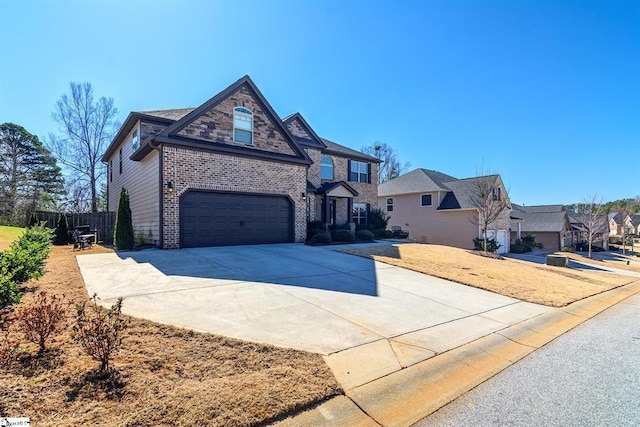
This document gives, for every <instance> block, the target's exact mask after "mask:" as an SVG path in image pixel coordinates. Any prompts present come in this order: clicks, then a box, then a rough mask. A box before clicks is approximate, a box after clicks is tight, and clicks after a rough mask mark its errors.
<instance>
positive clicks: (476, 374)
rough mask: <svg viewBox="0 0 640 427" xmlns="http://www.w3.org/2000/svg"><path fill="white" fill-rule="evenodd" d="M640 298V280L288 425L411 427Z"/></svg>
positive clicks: (382, 381) (357, 391) (397, 375)
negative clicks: (583, 325)
mask: <svg viewBox="0 0 640 427" xmlns="http://www.w3.org/2000/svg"><path fill="white" fill-rule="evenodd" d="M638 293H640V281H639V282H635V283H632V284H629V285H626V286H623V287H620V288H617V289H613V290H610V291H607V292H604V293H602V294H599V295H595V296H592V297H590V298H587V299H584V300H582V301H578V302H575V303H573V304H570V305H569V306H567V307H564V308H554V309H550V310H549V311H548V312H546V313H544V314H542V315H540V316H536V317H535V318H532V319H528V320H525V321H523V322H520V323H518V324H514V325H512V326H510V327H507V328H505V329H503V330H500V331H496V332H494V333H492V334H489V335H487V336H484V337H482V338H480V339H478V340H475V341H472V342H469V343H467V344H464V345H462V346H460V347H458V348H455V349H453V350H451V351H447V352H445V353H443V354H440V355H438V356H435V357H433V358H431V359H428V360H425V361H423V362H420V363H417V364H415V365H413V366H411V367H408V368H407V369H404V370H402V371H398V372H394V373H392V374H390V375H387V376H385V377H382V378H379V379H377V380H375V381H372V382H370V383H368V384H365V385H362V386H360V387H356V388H354V389H352V390H347V391H346V392H345V396H338V397H336V398H333V399H331V400H329V401H327V402H325V403H322V404H320V405H318V406H317V407H315V408H312V409H310V410H307V411H304V412H302V413H299V414H297V415H295V416H292V417H290V418H287V419H285V420H283V421H281V422H279V423H278V424H277V425H279V426H281V427H283V426H342V425H349V426H379V425H383V426H411V425H413V424H415V423H416V422H418V421H420V420H422V419H423V418H424V417H426V416H428V415H430V414H431V413H433V412H435V411H436V410H438V409H439V408H441V407H443V406H444V405H446V404H447V403H449V402H451V401H453V400H454V399H456V398H458V397H459V396H461V395H463V394H465V393H466V392H468V391H469V390H471V389H473V388H474V387H476V386H477V385H479V384H481V383H483V382H484V381H486V380H487V379H489V378H491V377H493V376H494V375H496V374H497V373H499V372H501V371H502V370H504V369H505V368H507V367H508V366H510V365H513V364H514V363H516V362H517V361H518V360H520V359H522V358H523V357H525V356H527V355H528V354H530V353H532V352H533V351H535V350H537V349H538V348H540V347H542V346H544V345H545V344H547V343H549V342H550V341H552V340H554V339H555V338H557V337H559V336H560V335H562V334H564V333H566V332H568V331H569V330H571V329H573V328H574V327H576V326H577V325H579V324H581V323H583V322H585V321H587V320H589V319H590V318H592V317H594V316H595V315H597V314H599V313H600V312H602V311H604V310H606V309H607V308H609V307H611V306H613V305H615V304H617V303H619V302H621V301H623V300H625V299H627V298H629V297H631V296H633V295H636V294H638Z"/></svg>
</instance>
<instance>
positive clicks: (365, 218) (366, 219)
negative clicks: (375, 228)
mask: <svg viewBox="0 0 640 427" xmlns="http://www.w3.org/2000/svg"><path fill="white" fill-rule="evenodd" d="M369 212H371V204H369V203H367V215H366V216H365V217H364V223H365V224H369Z"/></svg>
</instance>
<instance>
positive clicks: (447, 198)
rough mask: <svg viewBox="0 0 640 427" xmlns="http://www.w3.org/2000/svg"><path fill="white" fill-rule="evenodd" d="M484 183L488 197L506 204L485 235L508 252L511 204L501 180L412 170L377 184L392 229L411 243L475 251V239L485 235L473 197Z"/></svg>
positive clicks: (502, 250) (380, 201)
mask: <svg viewBox="0 0 640 427" xmlns="http://www.w3.org/2000/svg"><path fill="white" fill-rule="evenodd" d="M483 182H489V183H490V185H491V190H492V191H491V194H490V195H489V196H488V197H490V198H492V199H493V200H494V201H495V202H500V203H504V209H503V210H502V212H501V213H500V215H499V217H498V219H497V220H496V221H494V222H493V223H492V224H491V225H490V227H489V229H488V230H486V234H487V236H488V237H490V238H495V239H496V240H497V241H498V243H500V245H501V246H500V248H499V249H498V252H500V253H504V252H508V251H509V246H510V242H509V226H510V212H511V204H510V201H509V196H508V194H507V191H506V189H505V187H504V184H503V182H502V179H501V178H500V175H488V176H482V177H474V178H465V179H457V178H454V177H452V176H450V175H447V174H444V173H442V172H438V171H433V170H428V169H415V170H413V171H411V172H409V173H406V174H404V175H401V176H399V177H397V178H394V179H392V180H390V181H387V182H385V183H383V184H380V186H379V187H378V207H379V208H380V209H382V210H383V211H385V212H386V213H387V214H388V215H389V216H390V220H389V226H390V227H393V226H399V227H401V228H402V229H403V230H406V231H409V237H410V238H411V239H413V240H417V241H419V242H423V243H435V244H439V245H447V246H455V247H459V248H464V249H473V247H474V245H473V239H474V238H477V237H482V236H483V235H484V230H482V227H481V226H480V225H479V224H478V222H479V221H478V216H479V206H478V205H477V203H475V199H476V197H474V194H477V192H478V191H479V185H481V183H483Z"/></svg>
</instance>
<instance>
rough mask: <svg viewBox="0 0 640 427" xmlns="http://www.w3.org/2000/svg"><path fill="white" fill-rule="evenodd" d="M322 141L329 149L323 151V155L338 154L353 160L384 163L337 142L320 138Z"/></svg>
mask: <svg viewBox="0 0 640 427" xmlns="http://www.w3.org/2000/svg"><path fill="white" fill-rule="evenodd" d="M320 139H321V140H322V142H323V143H324V145H326V146H327V148H325V149H324V150H322V152H323V153H327V154H336V155H338V156H346V157H350V158H352V159H356V160H364V161H366V162H371V163H382V160H380V159H378V158H376V157H373V156H369V155H367V154H364V153H362V152H360V151H357V150H354V149H352V148H349V147H345V146H344V145H340V144H338V143H337V142H333V141H329V140H328V139H325V138H320Z"/></svg>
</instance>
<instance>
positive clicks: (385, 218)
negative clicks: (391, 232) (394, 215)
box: [367, 208, 391, 230]
mask: <svg viewBox="0 0 640 427" xmlns="http://www.w3.org/2000/svg"><path fill="white" fill-rule="evenodd" d="M390 218H391V217H390V216H389V215H387V213H386V212H385V211H383V210H382V209H380V208H375V209H371V210H369V213H368V214H367V225H368V228H369V230H379V229H386V228H387V224H389V219H390Z"/></svg>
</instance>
